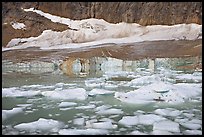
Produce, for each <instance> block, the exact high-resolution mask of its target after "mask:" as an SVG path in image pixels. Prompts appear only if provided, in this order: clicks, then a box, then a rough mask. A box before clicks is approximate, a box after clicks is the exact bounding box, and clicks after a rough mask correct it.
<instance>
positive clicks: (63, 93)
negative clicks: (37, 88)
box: [42, 88, 88, 100]
mask: <svg viewBox="0 0 204 137" xmlns="http://www.w3.org/2000/svg"><path fill="white" fill-rule="evenodd" d="M42 95H44V96H47V97H49V98H53V99H64V100H75V99H76V100H85V99H86V98H87V97H88V95H87V93H86V90H85V89H83V88H74V89H65V90H60V91H44V92H42Z"/></svg>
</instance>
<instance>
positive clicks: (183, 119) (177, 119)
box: [174, 118, 188, 123]
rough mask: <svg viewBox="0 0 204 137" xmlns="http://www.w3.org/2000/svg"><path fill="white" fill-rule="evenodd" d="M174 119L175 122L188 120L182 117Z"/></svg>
mask: <svg viewBox="0 0 204 137" xmlns="http://www.w3.org/2000/svg"><path fill="white" fill-rule="evenodd" d="M174 121H175V122H177V123H183V122H188V119H187V118H182V119H179V118H176V119H174Z"/></svg>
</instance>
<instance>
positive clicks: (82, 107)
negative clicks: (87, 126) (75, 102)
mask: <svg viewBox="0 0 204 137" xmlns="http://www.w3.org/2000/svg"><path fill="white" fill-rule="evenodd" d="M95 107H96V105H94V104H91V105H87V106H79V107H75V109H93V108H95Z"/></svg>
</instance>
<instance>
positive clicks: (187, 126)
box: [180, 122, 201, 130]
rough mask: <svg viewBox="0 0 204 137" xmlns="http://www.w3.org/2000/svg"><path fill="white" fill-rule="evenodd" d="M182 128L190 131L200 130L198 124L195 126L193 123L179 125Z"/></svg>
mask: <svg viewBox="0 0 204 137" xmlns="http://www.w3.org/2000/svg"><path fill="white" fill-rule="evenodd" d="M180 124H181V125H182V126H183V127H185V128H188V129H192V130H197V129H200V128H201V125H200V124H195V123H190V122H189V123H180Z"/></svg>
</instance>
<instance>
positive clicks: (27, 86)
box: [21, 84, 43, 88]
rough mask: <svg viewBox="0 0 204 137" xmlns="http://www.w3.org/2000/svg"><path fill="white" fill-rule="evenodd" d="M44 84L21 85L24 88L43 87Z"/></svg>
mask: <svg viewBox="0 0 204 137" xmlns="http://www.w3.org/2000/svg"><path fill="white" fill-rule="evenodd" d="M42 86H43V85H39V84H37V85H24V86H21V87H22V88H40V87H42Z"/></svg>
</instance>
